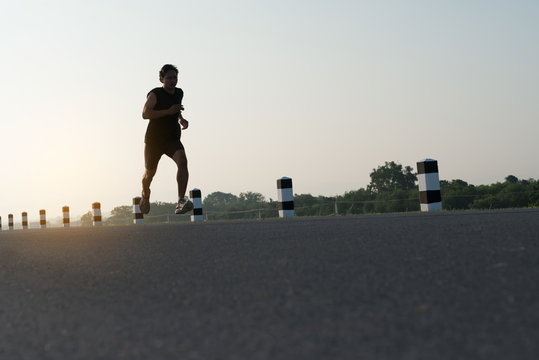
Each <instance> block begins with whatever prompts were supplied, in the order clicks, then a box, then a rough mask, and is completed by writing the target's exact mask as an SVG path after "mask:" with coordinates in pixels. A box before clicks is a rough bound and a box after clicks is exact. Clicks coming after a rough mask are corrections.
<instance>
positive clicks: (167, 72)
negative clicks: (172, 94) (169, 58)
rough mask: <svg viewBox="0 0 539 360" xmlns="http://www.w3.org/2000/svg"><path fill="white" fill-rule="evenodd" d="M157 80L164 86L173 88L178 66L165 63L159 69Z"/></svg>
mask: <svg viewBox="0 0 539 360" xmlns="http://www.w3.org/2000/svg"><path fill="white" fill-rule="evenodd" d="M159 81H161V82H162V83H163V87H165V88H169V89H171V88H174V87H176V84H177V83H178V68H177V67H176V66H174V65H170V64H166V65H164V66H163V67H162V68H161V70H160V71H159Z"/></svg>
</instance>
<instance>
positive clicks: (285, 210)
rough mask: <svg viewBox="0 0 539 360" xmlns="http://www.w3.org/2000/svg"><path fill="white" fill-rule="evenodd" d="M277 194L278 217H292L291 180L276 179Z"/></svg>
mask: <svg viewBox="0 0 539 360" xmlns="http://www.w3.org/2000/svg"><path fill="white" fill-rule="evenodd" d="M277 193H278V194H277V197H278V200H279V217H280V218H292V217H294V192H293V191H292V179H291V178H288V177H282V178H280V179H278V180H277Z"/></svg>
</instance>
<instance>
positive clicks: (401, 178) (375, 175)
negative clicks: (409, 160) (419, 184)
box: [367, 161, 417, 193]
mask: <svg viewBox="0 0 539 360" xmlns="http://www.w3.org/2000/svg"><path fill="white" fill-rule="evenodd" d="M370 177H371V182H370V184H369V185H368V186H367V189H368V190H369V191H371V192H373V193H381V192H392V191H395V190H397V189H399V190H410V189H413V188H415V182H416V181H417V176H416V175H415V174H414V173H413V169H412V168H411V167H410V166H406V167H405V168H404V169H403V167H402V165H401V164H397V163H395V162H394V161H391V162H387V161H386V162H385V164H384V165H383V166H378V168H377V169H372V172H371V173H370Z"/></svg>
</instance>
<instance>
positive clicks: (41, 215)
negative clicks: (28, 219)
mask: <svg viewBox="0 0 539 360" xmlns="http://www.w3.org/2000/svg"><path fill="white" fill-rule="evenodd" d="M39 225H40V226H41V228H42V229H45V228H47V213H46V211H45V210H39Z"/></svg>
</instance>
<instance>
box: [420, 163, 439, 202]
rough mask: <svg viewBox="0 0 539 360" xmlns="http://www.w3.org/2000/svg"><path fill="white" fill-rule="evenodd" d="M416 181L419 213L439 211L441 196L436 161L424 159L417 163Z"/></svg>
mask: <svg viewBox="0 0 539 360" xmlns="http://www.w3.org/2000/svg"><path fill="white" fill-rule="evenodd" d="M417 180H418V182H419V202H420V204H421V211H441V210H442V195H441V193H440V177H439V174H438V161H436V160H434V159H425V160H421V161H418V162H417Z"/></svg>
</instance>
